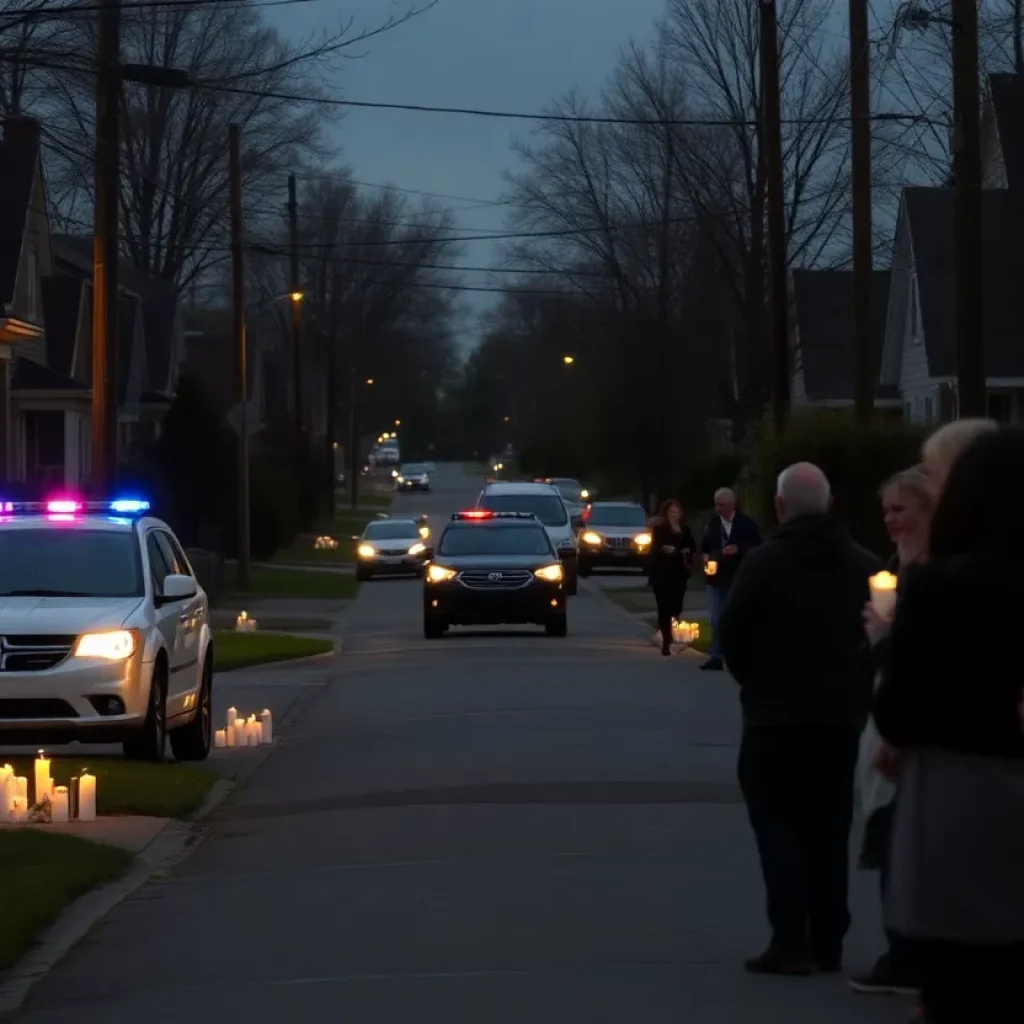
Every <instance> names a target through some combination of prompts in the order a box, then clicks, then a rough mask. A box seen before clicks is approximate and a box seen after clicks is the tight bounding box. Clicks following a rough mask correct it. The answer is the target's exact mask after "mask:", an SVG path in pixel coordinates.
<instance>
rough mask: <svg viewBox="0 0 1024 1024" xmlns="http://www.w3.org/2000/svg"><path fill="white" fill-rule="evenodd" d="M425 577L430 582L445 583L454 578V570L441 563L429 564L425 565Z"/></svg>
mask: <svg viewBox="0 0 1024 1024" xmlns="http://www.w3.org/2000/svg"><path fill="white" fill-rule="evenodd" d="M427 579H428V580H429V581H430V582H431V583H447V582H448V580H453V579H455V570H454V569H446V568H445V567H444V566H443V565H430V566H428V567H427Z"/></svg>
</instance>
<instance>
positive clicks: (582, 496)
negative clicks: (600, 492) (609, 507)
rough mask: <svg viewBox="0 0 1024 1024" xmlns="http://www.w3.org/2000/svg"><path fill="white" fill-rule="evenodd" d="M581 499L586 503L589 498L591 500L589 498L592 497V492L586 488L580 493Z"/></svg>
mask: <svg viewBox="0 0 1024 1024" xmlns="http://www.w3.org/2000/svg"><path fill="white" fill-rule="evenodd" d="M580 497H581V498H582V499H583V500H584V501H586V500H587V498H589V497H590V491H588V490H587V489H586V488H584V489H583V490H582V491H580Z"/></svg>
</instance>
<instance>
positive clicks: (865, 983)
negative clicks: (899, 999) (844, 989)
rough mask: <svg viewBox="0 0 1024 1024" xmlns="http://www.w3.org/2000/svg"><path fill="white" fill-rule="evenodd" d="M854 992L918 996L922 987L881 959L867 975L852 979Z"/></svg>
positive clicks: (851, 984) (851, 983)
mask: <svg viewBox="0 0 1024 1024" xmlns="http://www.w3.org/2000/svg"><path fill="white" fill-rule="evenodd" d="M850 988H852V989H853V991H854V992H861V993H863V994H865V995H876V996H916V995H917V993H918V991H919V990H920V986H919V985H918V984H917V982H915V981H914V980H913V979H912V978H908V977H906V975H903V974H900V972H899V971H897V970H894V969H893V968H892V967H891V966H890V965H889V964H888V963H886V961H885V959H884V958H883V959H881V960H879V961H878V963H876V964H875V966H874V967H873V968H872V969H871V970H870V971H869V972H868V973H867V974H861V975H858V976H857V977H853V978H851V979H850Z"/></svg>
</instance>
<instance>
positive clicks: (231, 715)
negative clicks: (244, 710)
mask: <svg viewBox="0 0 1024 1024" xmlns="http://www.w3.org/2000/svg"><path fill="white" fill-rule="evenodd" d="M237 718H238V711H237V709H235V708H228V723H227V724H228V728H229V729H230V728H232V727H233V726H234V724H235V720H236V719H237Z"/></svg>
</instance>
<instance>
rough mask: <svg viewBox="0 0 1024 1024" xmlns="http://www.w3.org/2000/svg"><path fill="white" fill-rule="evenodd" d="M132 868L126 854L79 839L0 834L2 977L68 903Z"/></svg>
mask: <svg viewBox="0 0 1024 1024" xmlns="http://www.w3.org/2000/svg"><path fill="white" fill-rule="evenodd" d="M102 792H103V790H102V789H100V790H99V793H102ZM131 862H132V855H131V854H130V853H128V851H127V850H119V849H117V848H115V847H113V846H103V845H101V844H100V843H91V842H89V841H88V840H86V839H78V838H77V837H75V836H66V835H55V834H53V833H46V832H40V831H38V830H36V829H10V830H4V831H2V832H0V878H3V880H4V910H3V913H2V914H0V971H2V970H6V969H7V968H8V967H11V966H13V965H14V964H15V963H17V961H18V960H19V959H20V958H21V957H22V956H23V955H24V954H25V953H26V952H27V951H28V950H29V949H30V948H31V946H32V944H33V943H34V942H35V941H36V939H37V938H38V937H39V935H40V934H41V933H42V932H43V931H44V930H45V929H46V928H48V927H49V926H50V925H51V924H53V922H54V921H56V920H57V918H58V917H59V915H60V913H61V911H62V910H63V909H64V908H65V907H66V906H67V905H68V904H69V903H71V902H72V901H74V900H75V899H77V898H78V897H79V896H82V895H84V894H85V893H87V892H88V891H89V890H90V889H92V888H94V887H95V886H97V885H100V884H101V883H103V882H109V881H112V880H113V879H115V878H118V877H119V876H120V875H122V874H124V872H125V871H126V870H127V869H128V865H129V864H131Z"/></svg>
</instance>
